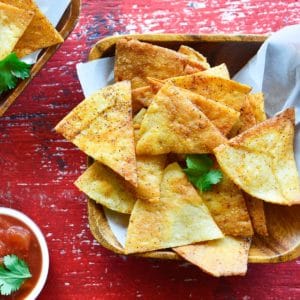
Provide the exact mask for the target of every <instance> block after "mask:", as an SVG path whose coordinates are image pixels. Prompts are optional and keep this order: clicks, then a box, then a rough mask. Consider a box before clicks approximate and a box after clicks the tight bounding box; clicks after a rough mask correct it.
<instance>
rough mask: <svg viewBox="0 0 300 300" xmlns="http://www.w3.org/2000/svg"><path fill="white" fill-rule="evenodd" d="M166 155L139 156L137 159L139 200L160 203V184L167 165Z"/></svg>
mask: <svg viewBox="0 0 300 300" xmlns="http://www.w3.org/2000/svg"><path fill="white" fill-rule="evenodd" d="M166 160H167V156H166V155H155V156H146V155H138V156H137V158H136V166H137V174H138V186H137V188H136V197H137V199H142V200H147V201H150V202H154V201H159V197H160V183H161V179H162V175H163V170H164V167H165V164H166Z"/></svg>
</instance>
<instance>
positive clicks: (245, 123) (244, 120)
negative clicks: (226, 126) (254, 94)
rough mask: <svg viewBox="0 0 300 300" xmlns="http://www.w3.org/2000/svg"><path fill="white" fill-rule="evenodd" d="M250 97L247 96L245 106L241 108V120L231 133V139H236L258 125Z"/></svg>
mask: <svg viewBox="0 0 300 300" xmlns="http://www.w3.org/2000/svg"><path fill="white" fill-rule="evenodd" d="M249 96H250V95H248V96H246V98H245V102H244V105H243V107H242V108H241V114H240V119H239V121H238V122H237V123H236V124H234V126H233V128H232V130H231V131H230V133H229V137H235V136H236V135H238V134H240V133H242V132H244V131H246V130H248V129H249V128H251V127H253V126H255V125H256V120H255V116H254V113H253V111H252V107H251V105H250V102H249Z"/></svg>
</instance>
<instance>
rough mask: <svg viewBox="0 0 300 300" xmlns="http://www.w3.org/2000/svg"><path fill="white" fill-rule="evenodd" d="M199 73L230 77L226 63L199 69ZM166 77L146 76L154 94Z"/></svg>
mask: <svg viewBox="0 0 300 300" xmlns="http://www.w3.org/2000/svg"><path fill="white" fill-rule="evenodd" d="M200 74H202V75H210V76H216V77H221V78H224V79H230V75H229V71H228V69H227V66H226V64H221V65H218V66H216V67H213V68H209V69H207V70H204V71H201V72H200ZM168 79H171V78H168ZM168 79H164V80H159V79H157V78H153V77H147V81H148V83H149V85H150V86H151V89H152V91H153V92H154V94H156V93H157V92H158V91H159V89H160V88H161V87H162V86H163V85H164V83H165V82H166V81H167V80H168ZM149 104H150V103H149ZM148 106H149V105H148Z"/></svg>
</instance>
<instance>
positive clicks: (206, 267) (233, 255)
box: [173, 236, 251, 277]
mask: <svg viewBox="0 0 300 300" xmlns="http://www.w3.org/2000/svg"><path fill="white" fill-rule="evenodd" d="M250 244H251V242H250V240H247V239H242V238H234V237H230V236H226V237H225V238H223V239H219V240H214V241H208V242H203V243H199V244H195V245H188V246H182V247H178V248H174V249H173V250H174V251H175V252H176V253H178V254H179V255H180V256H182V257H183V258H184V259H186V260H187V261H189V262H191V263H192V264H194V265H196V266H197V267H199V268H200V269H201V270H203V271H204V272H206V273H208V274H210V275H213V276H215V277H220V276H234V275H242V276H243V275H245V274H246V272H247V263H248V253H249V249H250Z"/></svg>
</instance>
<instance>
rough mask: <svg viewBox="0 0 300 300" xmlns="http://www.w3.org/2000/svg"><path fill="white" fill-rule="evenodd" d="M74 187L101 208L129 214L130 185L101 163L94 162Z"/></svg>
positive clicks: (131, 203) (130, 201)
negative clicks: (101, 206)
mask: <svg viewBox="0 0 300 300" xmlns="http://www.w3.org/2000/svg"><path fill="white" fill-rule="evenodd" d="M75 185H76V186H77V187H78V188H79V189H80V190H81V191H82V192H84V193H85V194H86V195H88V196H89V197H90V198H91V199H93V200H94V201H96V202H97V203H99V204H102V205H103V206H105V207H107V208H109V209H111V210H114V211H117V212H120V213H123V214H130V213H131V211H132V209H133V206H134V203H135V196H134V191H133V189H132V187H131V186H130V184H129V183H128V182H126V181H125V180H124V178H122V177H121V176H119V175H118V174H116V173H114V172H113V171H112V170H110V169H109V168H107V167H105V166H103V165H102V164H101V163H98V162H94V163H93V164H92V165H91V166H90V167H89V168H88V169H87V170H86V171H85V172H84V173H83V174H82V175H81V176H80V177H79V178H78V179H77V180H76V181H75Z"/></svg>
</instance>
